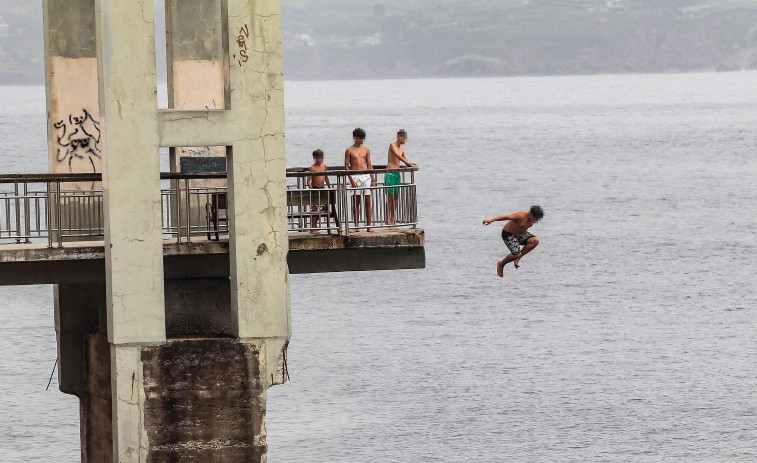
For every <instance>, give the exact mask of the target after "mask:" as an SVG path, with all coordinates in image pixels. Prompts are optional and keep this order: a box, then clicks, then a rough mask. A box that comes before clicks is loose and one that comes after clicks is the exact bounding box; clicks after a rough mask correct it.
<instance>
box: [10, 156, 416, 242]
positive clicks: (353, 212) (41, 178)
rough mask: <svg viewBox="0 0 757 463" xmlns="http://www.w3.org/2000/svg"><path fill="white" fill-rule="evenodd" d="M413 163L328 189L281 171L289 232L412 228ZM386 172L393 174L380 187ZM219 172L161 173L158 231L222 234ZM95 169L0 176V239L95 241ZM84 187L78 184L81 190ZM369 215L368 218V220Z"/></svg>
mask: <svg viewBox="0 0 757 463" xmlns="http://www.w3.org/2000/svg"><path fill="white" fill-rule="evenodd" d="M416 171H417V168H415V167H412V168H401V169H391V170H387V169H383V168H377V169H376V170H373V171H360V172H357V171H350V172H348V171H344V170H339V169H329V170H328V171H327V173H326V175H327V176H328V178H329V180H330V183H331V187H325V188H322V189H318V188H308V186H307V184H308V177H315V176H323V175H324V174H318V173H310V172H307V169H305V168H295V169H287V190H286V191H287V207H286V212H287V223H288V230H289V231H290V232H295V233H296V232H301V233H329V234H338V235H342V234H349V233H350V232H351V231H352V232H354V231H355V230H365V229H379V228H396V227H412V228H415V227H416V226H417V225H418V214H417V201H416V190H415V172H416ZM387 173H397V174H399V176H400V182H399V184H398V185H386V184H385V183H384V181H383V178H384V175H385V174H387ZM371 174H372V175H374V177H375V180H376V182H375V183H374V184H372V185H371V186H364V187H360V188H359V187H356V186H353V183H352V182H351V180H350V176H351V175H352V176H353V178H354V176H359V175H371ZM225 180H226V174H225V173H210V174H180V173H162V174H161V208H162V230H163V237H164V238H165V239H174V240H176V241H178V242H182V241H187V242H190V241H193V240H197V239H198V238H200V239H216V240H218V239H220V238H221V237H222V236H224V235H226V236H228V233H229V222H228V215H227V206H228V205H227V189H226V186H225ZM100 181H101V176H100V174H40V175H37V174H31V175H27V174H14V175H0V244H8V243H34V242H37V243H43V242H45V241H46V242H47V245H48V246H50V247H53V246H56V245H57V246H62V245H63V243H64V242H66V241H100V240H102V239H103V235H104V229H105V226H104V214H103V193H102V190H99V189H97V187H98V186H99V182H100ZM82 187H83V188H82ZM369 219H370V220H369Z"/></svg>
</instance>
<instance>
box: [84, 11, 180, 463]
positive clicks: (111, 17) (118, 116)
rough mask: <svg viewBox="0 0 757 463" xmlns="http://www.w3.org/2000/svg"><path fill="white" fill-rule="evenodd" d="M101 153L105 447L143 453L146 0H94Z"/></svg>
mask: <svg viewBox="0 0 757 463" xmlns="http://www.w3.org/2000/svg"><path fill="white" fill-rule="evenodd" d="M95 11H96V26H97V27H96V31H97V34H96V35H97V56H98V57H99V60H98V70H99V76H100V79H99V84H100V92H99V94H100V114H101V116H102V119H103V127H102V129H103V131H102V133H103V137H104V140H105V151H106V153H107V154H106V156H107V157H106V162H105V165H104V168H103V194H104V204H105V264H106V286H107V294H106V296H107V304H108V305H107V307H108V340H109V342H110V344H111V348H110V354H111V388H112V394H113V402H112V403H113V420H112V422H113V429H112V432H113V452H114V454H113V455H114V457H113V458H114V461H118V462H120V463H129V462H134V463H137V462H145V461H146V459H147V451H148V441H147V434H146V431H145V427H144V420H143V418H144V417H143V413H142V410H143V406H144V387H143V383H144V381H143V369H142V360H141V350H142V348H143V346H145V345H155V344H161V343H164V342H165V339H166V328H165V308H164V295H163V291H164V290H163V238H162V230H161V196H160V194H161V193H160V162H159V155H158V148H159V137H158V132H157V126H158V122H157V105H158V102H157V80H156V72H155V37H154V25H153V4H152V1H150V0H147V1H139V2H123V1H119V0H96V1H95Z"/></svg>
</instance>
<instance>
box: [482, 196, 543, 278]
mask: <svg viewBox="0 0 757 463" xmlns="http://www.w3.org/2000/svg"><path fill="white" fill-rule="evenodd" d="M543 217H544V211H543V210H542V208H541V207H539V206H531V210H530V211H528V212H516V213H514V214H508V215H500V216H499V217H494V218H492V219H484V225H489V224H491V223H492V222H500V221H502V220H507V221H508V222H507V223H506V224H505V226H504V228H503V229H502V241H504V242H505V245H506V246H507V247H508V249H510V254H508V255H507V257H505V258H504V259H503V260H501V261H499V262H497V275H499V277H500V278H502V275H503V272H504V268H505V265H507V264H509V263H510V262H513V261H515V263H514V265H515V268H520V260H521V259H522V258H523V256H525V255H526V254H528V253H529V252H531V251H532V250H533V249H534V248H535V247H536V246H538V245H539V238H537V237H535V236H534V235H532V234H531V233H529V232H528V231H527V230H528V229H529V228H531V226H532V225H533V224H535V223H536V222H538V221H539V220H541V219H542V218H543ZM520 246H523V249H522V250H521V249H520Z"/></svg>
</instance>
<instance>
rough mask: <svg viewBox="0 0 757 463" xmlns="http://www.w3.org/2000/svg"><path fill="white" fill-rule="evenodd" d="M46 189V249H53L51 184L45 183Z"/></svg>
mask: <svg viewBox="0 0 757 463" xmlns="http://www.w3.org/2000/svg"><path fill="white" fill-rule="evenodd" d="M45 185H46V188H47V196H46V197H45V202H46V204H45V222H46V224H45V225H46V226H47V247H48V248H52V247H53V226H52V223H53V210H52V203H53V201H52V188H51V186H52V183H51V182H49V181H47V182H45Z"/></svg>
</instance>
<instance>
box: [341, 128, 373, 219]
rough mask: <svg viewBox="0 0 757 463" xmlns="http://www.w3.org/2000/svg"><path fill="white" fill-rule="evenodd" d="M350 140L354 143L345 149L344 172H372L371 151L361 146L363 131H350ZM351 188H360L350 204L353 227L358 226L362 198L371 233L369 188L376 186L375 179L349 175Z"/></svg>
mask: <svg viewBox="0 0 757 463" xmlns="http://www.w3.org/2000/svg"><path fill="white" fill-rule="evenodd" d="M352 139H353V141H354V143H353V144H352V146H350V147H349V148H347V151H345V152H344V170H373V164H372V163H371V150H369V149H368V148H367V147H365V146H363V142H364V141H365V130H363V129H361V128H359V127H358V128H357V129H355V130H353V131H352ZM349 179H350V183H351V184H352V188H360V190H355V195H354V197H353V203H352V216H353V217H354V218H355V227H357V226H358V222H359V220H360V201H361V198H364V201H365V224H366V225H367V226H368V231H369V232H370V231H373V230H372V229H371V228H370V226H371V219H372V217H371V215H372V212H373V211H372V210H371V190H370V189H369V188H370V187H373V186H376V177H375V176H374V175H373V174H360V175H349Z"/></svg>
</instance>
